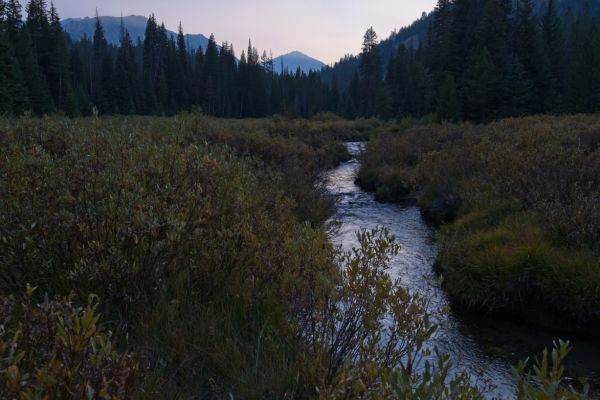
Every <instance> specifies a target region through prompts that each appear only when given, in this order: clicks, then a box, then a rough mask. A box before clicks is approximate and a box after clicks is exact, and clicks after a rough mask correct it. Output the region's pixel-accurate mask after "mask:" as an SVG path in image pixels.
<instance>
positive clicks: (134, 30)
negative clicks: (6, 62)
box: [61, 15, 208, 50]
mask: <svg viewBox="0 0 600 400" xmlns="http://www.w3.org/2000/svg"><path fill="white" fill-rule="evenodd" d="M98 18H99V19H100V23H101V24H102V27H103V28H104V34H105V36H106V40H107V41H108V43H110V44H113V45H117V44H119V40H120V38H121V21H123V25H124V26H125V29H127V31H129V35H130V36H131V40H133V41H134V42H136V41H137V40H138V39H139V40H141V41H143V40H144V37H145V33H146V23H147V22H148V18H147V17H144V16H142V15H129V16H126V17H112V16H100V17H98ZM61 24H62V26H63V29H64V31H65V32H66V33H67V34H68V35H69V36H70V37H71V39H72V40H75V41H77V40H81V39H83V38H84V37H85V36H87V37H88V38H91V37H93V35H94V29H95V25H96V17H84V18H66V19H63V20H62V21H61ZM167 33H168V35H170V36H173V35H177V34H176V33H175V32H173V31H169V30H168V31H167ZM185 40H186V43H187V45H188V47H189V48H190V49H192V50H198V49H199V48H202V49H204V50H206V46H207V45H208V38H207V37H206V36H205V35H203V34H186V35H185Z"/></svg>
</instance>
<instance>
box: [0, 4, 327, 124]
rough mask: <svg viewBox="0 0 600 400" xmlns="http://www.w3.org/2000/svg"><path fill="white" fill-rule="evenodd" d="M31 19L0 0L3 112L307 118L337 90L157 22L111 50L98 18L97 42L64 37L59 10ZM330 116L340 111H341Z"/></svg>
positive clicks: (35, 10) (43, 8)
mask: <svg viewBox="0 0 600 400" xmlns="http://www.w3.org/2000/svg"><path fill="white" fill-rule="evenodd" d="M25 11H26V13H27V17H26V19H25V20H23V16H22V6H21V4H20V3H19V1H18V0H0V115H22V114H27V113H32V114H35V115H44V114H49V113H54V112H64V113H65V114H67V115H68V116H73V117H74V116H80V115H82V116H85V115H90V114H92V113H93V112H94V110H96V111H97V112H98V113H99V114H102V115H110V114H124V115H128V114H141V115H173V114H175V113H177V112H180V111H186V110H188V111H191V110H196V109H201V110H202V111H203V112H205V113H207V114H210V115H214V116H218V117H234V118H246V117H264V116H268V115H272V114H275V113H279V114H283V115H290V116H303V117H308V116H310V115H312V114H314V113H316V112H319V111H324V110H329V106H328V105H329V104H330V103H331V101H330V99H331V98H334V99H335V98H336V94H337V93H332V89H331V88H330V87H329V85H326V84H324V83H322V82H321V79H320V77H319V75H318V73H310V74H305V73H303V72H301V71H300V70H298V71H295V72H292V73H287V72H285V73H284V72H282V73H281V74H276V73H275V71H274V66H273V60H272V57H270V56H267V54H266V52H263V53H262V56H259V53H258V50H257V49H256V48H254V47H253V46H252V44H251V43H249V45H248V49H247V50H244V51H243V52H242V54H241V57H240V59H239V60H238V59H237V58H236V55H235V52H234V49H233V46H232V45H230V44H228V43H223V44H222V45H221V46H218V45H217V43H216V41H215V38H214V36H212V35H211V37H210V40H209V42H208V46H207V48H206V49H197V50H196V49H190V48H188V47H187V45H186V41H185V38H184V34H183V29H182V27H181V25H180V26H179V34H178V35H177V36H174V35H170V34H168V32H167V30H166V28H165V26H164V24H159V23H158V22H157V20H156V18H155V17H154V15H152V16H150V18H149V19H148V23H147V26H146V31H145V38H144V40H143V41H141V40H140V39H138V40H137V41H136V42H134V41H133V40H132V38H131V37H130V35H129V32H128V31H127V29H125V27H124V26H123V25H122V28H121V39H120V43H119V45H112V44H109V43H108V41H107V39H106V37H105V34H104V29H103V27H102V24H101V23H100V19H99V18H96V27H95V32H94V35H93V37H91V38H88V37H84V38H82V39H81V40H79V41H77V42H73V41H71V39H70V38H69V36H68V35H67V34H65V32H64V31H63V28H62V26H61V23H60V18H59V15H58V11H57V9H56V8H55V7H54V5H52V4H51V5H50V7H48V6H47V4H46V2H45V0H30V1H29V3H28V4H27V6H26V10H25ZM330 111H335V110H334V109H333V108H332V109H331V110H330Z"/></svg>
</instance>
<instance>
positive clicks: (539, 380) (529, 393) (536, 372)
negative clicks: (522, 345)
mask: <svg viewBox="0 0 600 400" xmlns="http://www.w3.org/2000/svg"><path fill="white" fill-rule="evenodd" d="M570 351H571V347H570V346H569V343H568V342H563V341H560V342H559V343H558V344H555V346H554V349H553V350H552V353H550V354H549V352H548V349H546V350H544V352H543V353H542V357H541V359H540V358H538V357H535V363H534V366H533V372H526V369H527V364H528V361H522V362H520V363H519V365H518V367H517V368H516V369H515V375H516V376H517V380H518V384H517V393H518V396H519V399H521V400H534V399H548V400H554V399H556V400H576V399H587V398H589V397H588V391H589V386H587V385H585V388H584V392H583V393H578V392H576V391H575V390H574V389H573V388H572V387H570V386H566V385H564V372H565V370H564V367H563V366H562V363H563V361H564V360H565V358H566V357H567V356H568V354H569V353H570Z"/></svg>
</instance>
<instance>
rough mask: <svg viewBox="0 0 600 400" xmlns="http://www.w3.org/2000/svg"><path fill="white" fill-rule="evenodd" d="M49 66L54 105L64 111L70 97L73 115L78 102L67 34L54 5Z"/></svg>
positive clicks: (49, 27)
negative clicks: (70, 65)
mask: <svg viewBox="0 0 600 400" xmlns="http://www.w3.org/2000/svg"><path fill="white" fill-rule="evenodd" d="M48 46H49V48H48V62H49V63H48V66H47V70H46V78H47V81H48V84H49V87H50V92H51V93H52V97H53V99H54V104H56V106H57V107H58V108H59V109H64V108H65V105H66V102H67V97H69V102H70V105H69V107H70V109H71V111H70V112H71V113H72V111H73V110H74V109H76V108H77V105H76V104H73V102H75V101H76V100H75V99H74V96H73V89H72V87H71V79H70V71H69V54H68V51H67V46H66V43H65V34H64V32H63V29H62V25H61V23H60V17H59V16H58V11H57V10H56V7H54V4H53V3H51V6H50V13H49V26H48Z"/></svg>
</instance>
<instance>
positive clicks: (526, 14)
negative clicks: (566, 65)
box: [505, 0, 552, 113]
mask: <svg viewBox="0 0 600 400" xmlns="http://www.w3.org/2000/svg"><path fill="white" fill-rule="evenodd" d="M512 36H513V41H512V42H513V46H514V51H515V53H516V55H517V58H518V60H519V62H520V63H521V64H522V66H523V68H524V69H525V76H524V78H525V79H527V80H528V81H529V82H530V83H531V84H530V86H531V90H532V91H533V93H532V96H531V101H532V102H531V104H530V107H529V108H530V110H529V111H530V112H532V113H543V112H547V111H549V110H550V109H551V108H552V102H551V99H550V90H551V83H550V79H551V78H550V65H549V60H548V58H547V55H546V51H545V46H544V44H543V39H542V36H541V33H540V31H539V29H538V20H537V19H536V18H535V17H534V15H533V5H532V2H531V0H519V2H518V4H517V8H516V17H515V22H514V28H513V32H512ZM505 71H506V72H505V73H508V71H507V70H505ZM505 82H506V83H508V84H512V83H511V82H508V81H506V80H505ZM507 100H508V101H510V98H509V99H507Z"/></svg>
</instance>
